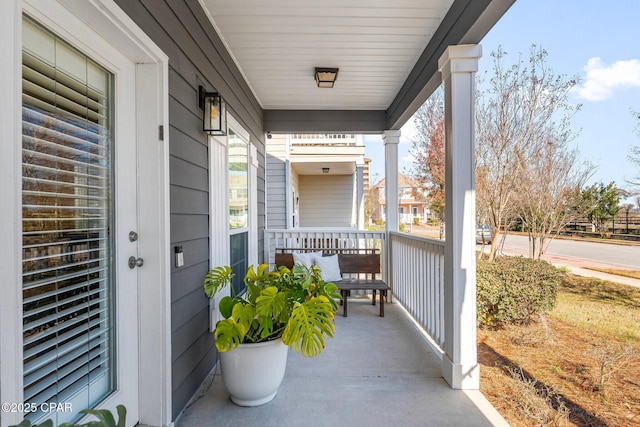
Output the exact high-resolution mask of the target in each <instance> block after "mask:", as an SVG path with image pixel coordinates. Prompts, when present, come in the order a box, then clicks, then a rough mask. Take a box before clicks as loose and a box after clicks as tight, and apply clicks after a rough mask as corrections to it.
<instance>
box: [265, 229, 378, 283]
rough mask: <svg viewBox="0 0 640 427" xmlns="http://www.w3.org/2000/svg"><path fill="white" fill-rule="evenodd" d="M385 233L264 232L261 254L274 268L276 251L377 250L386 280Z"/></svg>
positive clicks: (358, 231)
mask: <svg viewBox="0 0 640 427" xmlns="http://www.w3.org/2000/svg"><path fill="white" fill-rule="evenodd" d="M385 237H386V233H385V232H384V231H368V230H355V229H353V228H345V229H335V228H332V229H326V228H325V229H323V228H295V229H289V230H284V229H267V230H265V231H264V253H265V256H268V263H269V264H270V265H271V266H273V263H274V259H275V253H276V249H278V248H317V249H378V250H380V253H381V256H382V260H381V261H382V265H383V267H382V269H383V271H382V277H383V278H385V277H386V276H385V272H386V268H385V267H384V266H385V265H386V253H385V252H386V251H385Z"/></svg>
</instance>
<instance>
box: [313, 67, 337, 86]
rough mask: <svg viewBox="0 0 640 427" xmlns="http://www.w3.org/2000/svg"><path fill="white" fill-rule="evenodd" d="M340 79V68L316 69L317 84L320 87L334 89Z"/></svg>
mask: <svg viewBox="0 0 640 427" xmlns="http://www.w3.org/2000/svg"><path fill="white" fill-rule="evenodd" d="M337 78H338V68H318V67H316V84H317V85H318V87H327V88H332V87H333V85H334V83H335V82H336V79H337Z"/></svg>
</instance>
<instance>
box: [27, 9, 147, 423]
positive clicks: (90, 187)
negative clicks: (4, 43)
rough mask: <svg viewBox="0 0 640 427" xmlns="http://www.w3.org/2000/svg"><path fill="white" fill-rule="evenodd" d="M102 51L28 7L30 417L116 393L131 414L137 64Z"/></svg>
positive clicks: (71, 410) (72, 412)
mask: <svg viewBox="0 0 640 427" xmlns="http://www.w3.org/2000/svg"><path fill="white" fill-rule="evenodd" d="M101 55H102V59H101V61H98V60H95V59H93V58H92V57H90V56H89V55H86V54H85V53H83V52H81V51H79V50H77V49H76V48H75V47H74V46H72V45H71V44H70V43H68V42H67V41H65V40H64V39H62V38H61V37H58V36H57V35H56V34H54V33H52V32H51V31H49V30H47V29H46V28H44V27H42V26H41V25H39V24H38V23H37V22H35V21H33V20H31V19H30V18H28V17H25V18H24V22H23V54H22V58H23V59H22V63H23V66H22V73H23V83H22V129H23V135H22V195H23V196H22V216H23V227H22V228H23V242H22V253H23V280H22V289H23V370H24V373H23V379H24V402H25V405H28V406H26V407H28V408H29V409H30V411H29V413H28V414H26V415H25V417H26V418H27V419H29V420H31V421H33V422H37V421H42V420H45V419H47V418H51V419H53V421H54V424H58V423H62V422H65V421H75V420H78V419H79V418H81V414H79V411H80V410H82V409H85V408H95V407H101V408H107V409H112V410H113V409H114V408H115V406H116V405H118V404H123V405H125V406H126V407H127V410H128V412H129V413H128V416H127V418H128V421H129V422H128V425H133V424H135V422H136V421H137V419H138V413H137V407H138V343H139V340H138V309H137V307H138V278H137V276H138V269H139V268H141V267H142V264H143V261H142V260H141V259H139V258H138V253H137V247H138V236H137V234H136V231H137V224H138V208H137V202H136V200H137V199H138V197H137V190H136V186H137V185H136V182H137V179H136V166H137V160H136V152H137V144H136V130H135V129H136V127H135V121H134V120H135V103H136V99H135V86H134V85H135V64H134V63H133V62H131V61H130V60H129V59H127V58H125V57H124V56H122V55H121V54H120V53H119V52H118V51H117V50H115V49H113V51H103V52H101ZM104 58H108V59H109V61H108V63H105V60H104ZM140 238H144V236H140ZM53 404H55V408H56V410H55V411H54V410H52V409H53V406H52V405H53ZM31 409H32V410H31Z"/></svg>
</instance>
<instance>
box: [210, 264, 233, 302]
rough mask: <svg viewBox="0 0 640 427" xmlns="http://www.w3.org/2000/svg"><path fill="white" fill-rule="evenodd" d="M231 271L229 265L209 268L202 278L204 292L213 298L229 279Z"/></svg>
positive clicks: (231, 274) (231, 275)
mask: <svg viewBox="0 0 640 427" xmlns="http://www.w3.org/2000/svg"><path fill="white" fill-rule="evenodd" d="M232 277H233V273H232V271H231V267H229V266H226V265H225V266H221V267H216V268H213V269H211V270H210V271H209V272H208V273H207V275H206V276H205V278H204V293H205V294H206V295H207V297H209V298H213V297H214V296H215V295H216V294H217V293H218V292H219V291H220V290H221V289H224V287H225V286H227V284H228V283H229V282H230V281H231V278H232Z"/></svg>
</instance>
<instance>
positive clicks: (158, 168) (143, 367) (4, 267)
mask: <svg viewBox="0 0 640 427" xmlns="http://www.w3.org/2000/svg"><path fill="white" fill-rule="evenodd" d="M23 11H24V12H28V13H29V15H30V16H32V17H33V18H35V19H36V20H37V21H38V22H40V23H42V24H44V25H45V26H47V27H49V28H50V29H51V30H52V31H54V32H55V33H56V34H58V35H60V36H61V37H63V38H64V39H66V40H67V41H69V42H71V43H73V45H74V46H75V47H76V48H78V49H80V50H81V51H83V52H84V53H86V54H88V55H89V56H91V57H92V58H94V59H95V60H97V61H98V62H101V63H103V64H108V62H109V61H108V58H105V57H103V56H102V55H101V54H100V52H101V50H100V45H99V44H100V43H99V41H98V43H96V41H97V40H96V38H95V37H91V39H92V40H93V43H92V42H87V41H86V39H85V38H84V37H82V36H80V37H78V32H79V31H80V29H81V28H84V29H86V28H88V27H87V26H86V25H85V24H84V23H88V22H90V23H91V30H92V31H91V33H92V34H93V35H95V34H98V35H100V36H101V37H103V38H104V39H107V40H109V41H110V43H112V44H114V45H117V46H118V48H119V49H120V50H121V51H122V52H123V53H124V54H125V55H126V56H128V57H129V58H130V59H132V60H133V61H134V62H135V63H136V64H139V68H138V70H139V71H140V73H139V74H140V76H139V77H138V78H137V79H136V81H137V83H136V84H137V86H138V88H137V92H138V96H144V95H146V96H148V97H149V98H150V99H157V100H160V102H158V103H154V104H153V105H156V106H157V107H156V110H155V111H149V110H148V109H143V108H139V109H138V114H140V116H139V117H138V120H137V125H138V136H139V140H138V144H139V150H140V154H141V155H140V157H141V158H145V156H149V157H148V158H149V159H153V161H149V162H144V163H143V164H141V165H140V167H139V172H140V175H139V178H140V181H139V182H138V185H139V188H140V193H141V194H143V193H145V194H144V196H145V202H146V203H147V206H150V207H151V206H153V209H151V208H150V209H149V212H150V215H147V212H144V211H141V213H140V214H141V216H143V217H145V222H146V224H145V226H146V227H147V228H152V229H153V230H154V235H155V238H154V239H151V236H147V238H146V239H144V241H142V240H141V244H142V245H143V246H144V248H139V250H140V251H141V253H142V252H144V253H145V263H146V264H147V265H149V264H150V265H153V268H149V269H145V270H144V271H143V270H141V272H140V276H141V279H140V280H141V281H140V293H139V301H140V319H139V332H140V336H141V337H145V341H144V342H142V341H141V344H140V348H139V357H140V363H139V365H140V373H139V390H140V396H139V408H138V409H139V421H140V422H141V423H142V424H150V425H158V426H171V425H172V424H173V423H172V422H171V411H172V408H171V317H170V316H171V305H170V304H171V299H170V290H171V282H170V277H171V276H170V273H171V269H170V265H171V264H170V262H171V259H170V251H169V150H168V138H167V137H166V136H165V138H164V142H161V141H158V126H160V125H162V126H164V129H168V123H169V120H168V111H169V108H168V58H167V56H166V55H165V54H164V53H163V52H162V50H160V49H159V48H158V47H157V46H156V45H155V43H153V41H152V40H151V39H150V38H149V37H148V36H147V35H146V34H145V33H144V32H143V31H142V30H141V29H140V28H139V27H138V26H137V25H136V24H135V23H134V22H133V21H132V20H131V19H130V18H129V17H128V16H127V15H126V14H125V13H124V11H122V10H121V9H120V8H119V7H118V6H117V5H116V4H115V3H114V2H113V1H109V0H58V1H48V2H41V1H38V0H24V1H22V0H9V1H6V0H5V3H3V13H2V14H0V52H1V53H2V56H3V61H2V63H1V64H0V77H1V78H0V88H1V90H2V93H5V94H12V95H13V96H12V97H11V98H10V99H11V100H12V101H13V102H11V101H10V100H8V99H5V102H3V103H1V104H2V105H1V106H0V123H2V125H1V126H0V134H1V136H2V140H3V141H19V140H20V139H21V134H22V131H21V106H22V97H21V90H22V83H21V66H22V58H21V52H22V14H23ZM70 14H71V15H75V18H77V20H76V22H75V23H74V24H70V22H69V16H70ZM3 153H4V154H3V156H0V170H1V172H0V178H1V179H0V189H1V190H2V194H3V195H5V198H6V199H5V200H8V201H12V202H13V203H3V204H0V205H1V207H0V236H1V237H2V241H3V242H8V243H5V244H3V245H0V256H1V257H2V259H3V260H4V262H2V263H0V275H1V276H2V277H5V278H13V280H10V281H9V283H14V284H15V286H2V287H0V324H2V328H0V396H2V401H3V402H16V403H19V402H22V395H23V379H22V375H23V374H22V372H23V370H22V333H21V331H22V310H21V307H22V295H21V292H20V287H19V286H18V284H20V283H21V282H22V278H21V270H22V269H21V260H22V253H21V228H22V227H21V223H22V214H21V206H22V201H21V172H20V171H21V168H20V163H21V146H20V144H4V147H3ZM148 189H150V190H151V191H148V192H147V190H148ZM142 204H144V203H141V205H142ZM147 219H148V221H147ZM149 283H152V286H148V285H146V284H149ZM158 408H160V410H158ZM21 419H22V414H20V413H3V414H2V423H3V424H4V423H6V425H9V424H17V423H18V422H20V421H21ZM132 421H138V420H129V422H132Z"/></svg>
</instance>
